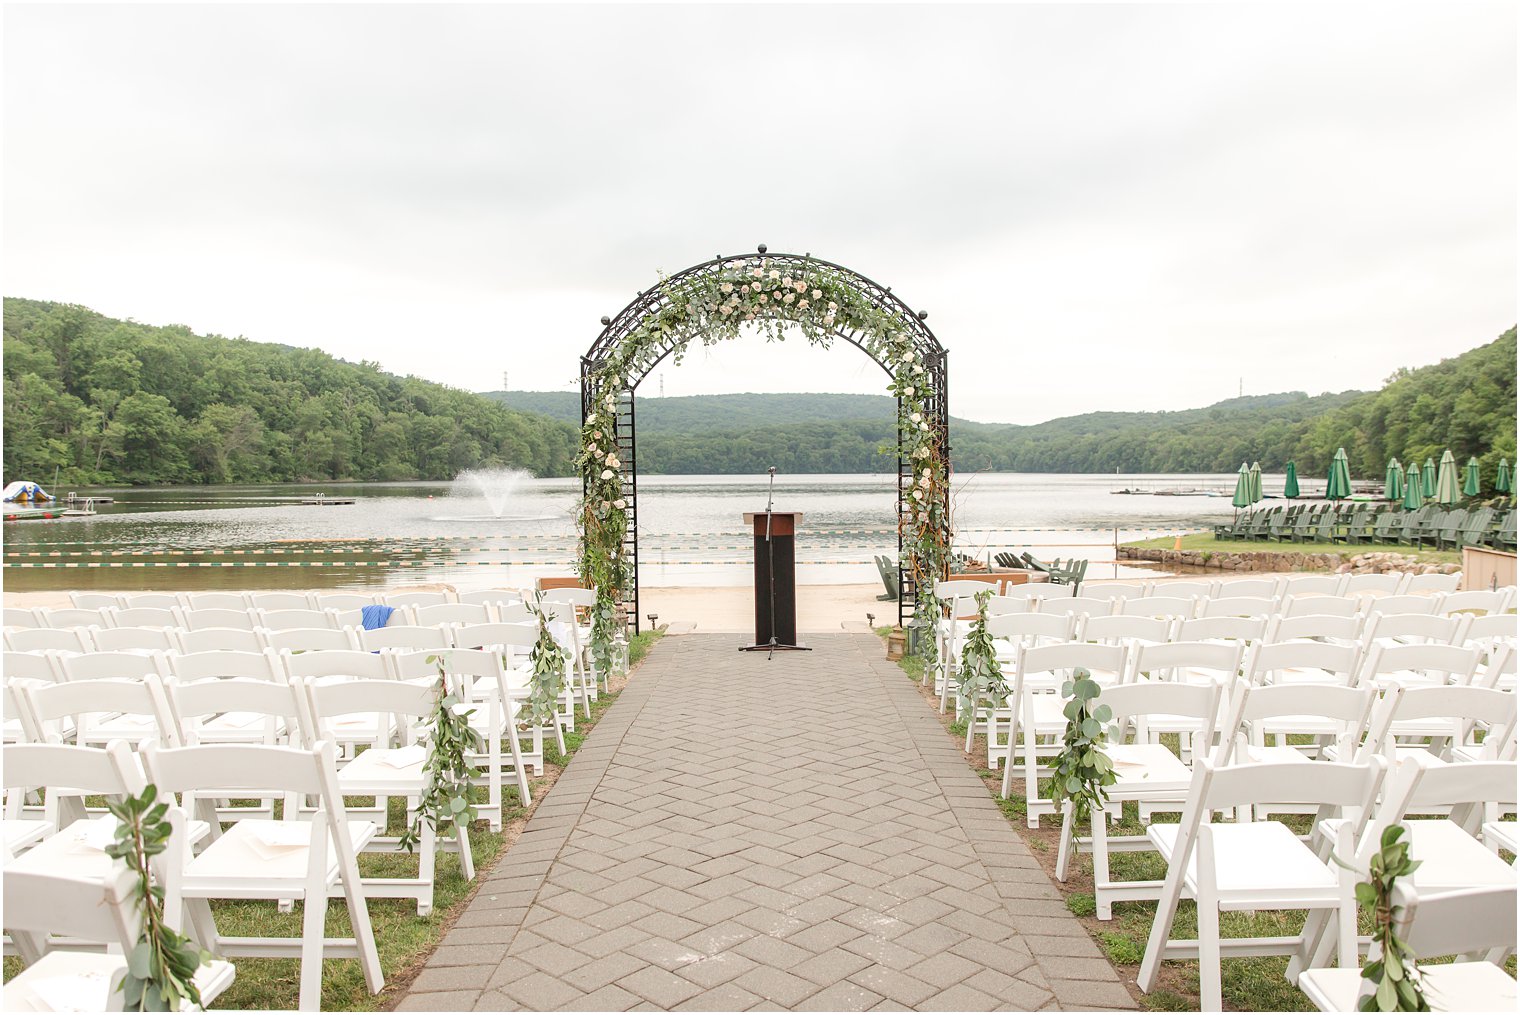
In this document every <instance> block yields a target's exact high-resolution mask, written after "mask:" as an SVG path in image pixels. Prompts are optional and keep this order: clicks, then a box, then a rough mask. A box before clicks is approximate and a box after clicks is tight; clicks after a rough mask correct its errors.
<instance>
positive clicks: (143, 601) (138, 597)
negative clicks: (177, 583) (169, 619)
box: [121, 592, 180, 612]
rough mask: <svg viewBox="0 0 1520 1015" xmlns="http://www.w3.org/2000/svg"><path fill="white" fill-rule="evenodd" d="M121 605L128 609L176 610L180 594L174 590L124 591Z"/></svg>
mask: <svg viewBox="0 0 1520 1015" xmlns="http://www.w3.org/2000/svg"><path fill="white" fill-rule="evenodd" d="M121 605H122V608H123V609H126V610H168V611H170V612H175V611H177V610H178V609H179V606H180V602H179V596H177V595H175V594H174V593H172V592H124V593H122V596H121Z"/></svg>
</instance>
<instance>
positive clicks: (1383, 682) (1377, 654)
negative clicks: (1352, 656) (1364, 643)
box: [1357, 644, 1482, 690]
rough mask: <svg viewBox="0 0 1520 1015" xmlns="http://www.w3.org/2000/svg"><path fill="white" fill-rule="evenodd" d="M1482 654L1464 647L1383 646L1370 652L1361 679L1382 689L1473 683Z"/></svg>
mask: <svg viewBox="0 0 1520 1015" xmlns="http://www.w3.org/2000/svg"><path fill="white" fill-rule="evenodd" d="M1481 660H1482V653H1480V652H1479V651H1478V650H1477V649H1475V648H1467V647H1465V646H1461V645H1391V646H1390V645H1381V644H1374V645H1372V646H1371V647H1370V648H1368V650H1367V655H1366V658H1365V660H1364V661H1363V663H1362V671H1361V673H1360V674H1358V676H1357V679H1358V680H1359V681H1361V682H1363V683H1369V684H1372V685H1373V686H1375V687H1377V688H1378V689H1379V690H1385V689H1387V688H1389V687H1391V686H1393V685H1398V686H1400V687H1430V686H1439V685H1441V684H1470V683H1472V679H1473V676H1474V675H1475V674H1476V673H1477V671H1478V663H1479V662H1480V661H1481Z"/></svg>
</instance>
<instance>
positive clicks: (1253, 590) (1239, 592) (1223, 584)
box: [1214, 578, 1277, 600]
mask: <svg viewBox="0 0 1520 1015" xmlns="http://www.w3.org/2000/svg"><path fill="white" fill-rule="evenodd" d="M1241 597H1245V598H1248V599H1269V600H1273V599H1276V598H1277V579H1276V578H1227V579H1225V580H1223V581H1220V582H1218V583H1216V584H1215V586H1214V598H1215V599H1238V598H1241Z"/></svg>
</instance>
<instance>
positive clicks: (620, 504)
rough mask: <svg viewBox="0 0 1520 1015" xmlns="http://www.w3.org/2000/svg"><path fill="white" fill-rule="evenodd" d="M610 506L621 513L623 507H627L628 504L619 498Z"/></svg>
mask: <svg viewBox="0 0 1520 1015" xmlns="http://www.w3.org/2000/svg"><path fill="white" fill-rule="evenodd" d="M612 506H613V507H615V508H617V509H618V510H619V511H621V510H623V509H624V508H625V507H627V506H628V502H627V501H626V500H624V499H623V498H621V497H619V498H618V499H617V500H615V501H613V502H612Z"/></svg>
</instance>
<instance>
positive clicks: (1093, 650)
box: [1013, 642, 1129, 694]
mask: <svg viewBox="0 0 1520 1015" xmlns="http://www.w3.org/2000/svg"><path fill="white" fill-rule="evenodd" d="M1128 665H1129V649H1128V648H1127V647H1126V646H1123V645H1094V644H1091V643H1089V642H1066V643H1065V644H1061V645H1021V646H1019V656H1018V663H1017V665H1016V667H1015V675H1014V681H1015V684H1016V685H1018V684H1027V683H1029V680H1030V678H1036V679H1040V678H1049V682H1053V683H1054V684H1055V685H1056V686H1057V687H1059V686H1060V683H1061V681H1062V680H1064V679H1066V678H1067V677H1069V676H1070V673H1069V671H1071V670H1074V669H1076V668H1077V667H1082V668H1084V669H1086V670H1088V671H1090V672H1092V673H1095V674H1097V673H1118V674H1123V673H1126V672H1127V667H1128ZM1013 690H1014V693H1015V694H1017V693H1019V688H1018V686H1015V687H1014V689H1013Z"/></svg>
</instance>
